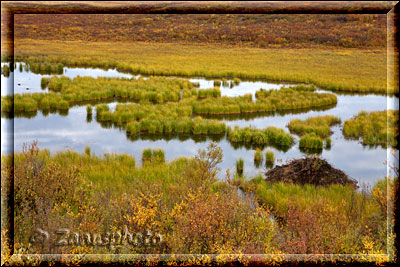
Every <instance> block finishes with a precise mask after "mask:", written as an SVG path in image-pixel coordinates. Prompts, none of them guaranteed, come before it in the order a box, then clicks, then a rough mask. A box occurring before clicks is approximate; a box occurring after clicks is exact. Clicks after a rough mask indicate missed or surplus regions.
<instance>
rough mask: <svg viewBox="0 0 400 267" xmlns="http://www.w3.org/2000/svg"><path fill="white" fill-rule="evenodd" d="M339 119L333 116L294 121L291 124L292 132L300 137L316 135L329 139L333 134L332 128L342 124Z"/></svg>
mask: <svg viewBox="0 0 400 267" xmlns="http://www.w3.org/2000/svg"><path fill="white" fill-rule="evenodd" d="M340 122H341V120H340V118H338V117H335V116H332V115H326V116H315V117H309V118H307V119H306V120H300V119H293V120H291V121H290V122H289V124H288V128H289V130H290V132H292V133H296V134H298V135H300V136H302V135H304V134H309V133H314V134H315V135H317V136H319V137H321V138H327V137H328V136H329V135H330V134H331V129H330V127H331V126H332V125H335V124H338V123H340Z"/></svg>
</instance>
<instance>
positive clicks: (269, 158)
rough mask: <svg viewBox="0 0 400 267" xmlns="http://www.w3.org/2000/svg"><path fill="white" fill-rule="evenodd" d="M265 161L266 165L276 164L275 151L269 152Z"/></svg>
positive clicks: (266, 153)
mask: <svg viewBox="0 0 400 267" xmlns="http://www.w3.org/2000/svg"><path fill="white" fill-rule="evenodd" d="M265 161H266V163H272V164H273V163H274V161H275V158H274V151H272V150H267V152H265Z"/></svg>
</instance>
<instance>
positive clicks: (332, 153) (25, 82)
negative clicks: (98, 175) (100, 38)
mask: <svg viewBox="0 0 400 267" xmlns="http://www.w3.org/2000/svg"><path fill="white" fill-rule="evenodd" d="M2 64H3V63H2ZM18 64H20V63H17V68H16V69H15V71H14V72H11V73H10V76H9V77H8V78H7V77H4V76H3V75H2V76H1V94H2V95H5V94H7V93H8V94H11V93H12V84H13V80H14V90H15V93H24V92H43V91H45V90H47V89H45V90H42V89H41V87H40V80H41V78H42V77H44V76H45V77H48V76H50V75H40V74H34V73H32V72H29V71H28V72H26V71H24V70H23V71H20V69H19V65H18ZM64 75H66V76H68V77H71V78H74V77H76V76H78V75H80V76H92V77H99V76H107V77H125V78H138V75H136V76H134V75H131V74H126V73H121V72H118V71H116V70H102V69H84V68H64ZM189 80H190V81H192V82H197V83H199V89H204V88H210V87H213V81H212V80H207V79H204V78H201V77H196V78H191V79H189ZM231 82H232V81H229V80H228V86H222V87H221V94H222V95H226V96H237V95H243V94H246V93H251V94H252V95H253V96H254V93H255V92H256V91H257V90H259V89H260V88H264V89H278V88H280V87H282V86H289V84H278V83H270V82H266V81H241V82H240V83H239V85H236V86H233V87H232V88H231V86H230V83H231ZM26 88H29V90H26ZM318 91H321V92H322V91H323V90H318ZM337 98H338V103H337V105H335V106H333V107H327V108H324V109H322V110H308V111H307V110H304V111H299V112H296V113H286V114H284V113H280V114H279V113H276V112H274V113H268V114H262V115H261V114H257V115H251V116H221V117H219V119H221V120H223V121H224V122H225V123H226V124H227V125H230V126H234V125H239V126H241V127H243V126H250V125H251V126H254V127H257V128H261V129H264V128H266V127H268V126H276V127H279V128H283V129H284V130H285V131H286V132H288V131H289V130H288V128H287V127H286V125H287V124H288V123H289V121H290V120H292V119H294V118H300V119H305V118H307V117H309V116H317V115H328V114H329V115H335V116H339V117H340V118H341V119H342V124H341V126H342V125H343V122H344V120H346V119H349V118H351V117H353V116H355V115H357V114H358V112H359V111H361V110H366V111H367V112H369V111H378V110H385V109H393V108H395V109H398V98H396V97H386V96H381V95H349V94H337ZM115 104H116V103H111V104H109V105H111V106H115ZM217 118H218V117H217ZM341 126H335V127H332V131H333V135H332V136H331V139H332V146H331V148H330V149H329V150H327V149H324V150H323V152H322V154H321V156H322V157H323V158H325V159H326V160H327V161H328V162H329V163H331V164H332V165H333V166H334V167H336V168H339V169H341V170H343V171H344V172H346V173H347V174H348V175H349V176H351V177H352V178H354V179H356V180H358V181H360V182H363V183H368V184H372V183H373V182H374V181H376V180H377V179H379V178H383V177H385V175H387V171H388V170H387V168H386V164H385V161H386V160H387V159H388V157H389V156H390V149H385V148H382V147H380V146H377V147H369V146H363V145H362V144H361V143H360V142H358V141H354V140H346V139H345V138H344V137H343V134H342V132H341ZM1 128H2V141H1V143H2V146H1V150H2V153H4V152H6V151H7V152H10V150H12V146H11V149H10V147H7V142H8V144H12V142H14V143H13V145H14V150H15V151H20V150H21V149H22V146H23V144H24V143H28V144H29V143H32V141H33V140H38V145H39V147H40V148H46V149H49V150H50V151H51V152H56V151H60V150H64V149H71V150H75V151H78V152H83V151H84V148H85V147H86V146H90V147H91V151H92V152H94V153H95V154H97V155H102V154H103V153H105V152H110V153H112V152H117V153H122V152H123V153H129V154H131V155H133V156H134V157H135V158H136V162H137V164H141V153H142V150H143V149H145V148H162V149H163V150H164V151H165V154H166V159H167V160H172V159H174V158H176V157H179V156H195V155H196V153H197V151H198V149H204V148H205V147H206V146H207V145H208V143H209V141H210V140H216V141H217V142H218V145H219V146H220V147H221V148H222V149H223V153H224V156H223V162H222V163H221V164H220V165H219V167H220V168H221V172H220V174H219V177H220V178H223V177H224V176H225V172H226V170H227V169H230V173H231V174H233V173H234V172H235V162H236V160H237V159H238V158H239V157H241V158H243V159H244V175H246V176H247V177H250V176H254V175H257V174H258V173H262V172H263V171H265V170H266V168H265V166H260V167H256V166H255V165H254V162H253V158H254V149H252V148H251V147H245V146H241V147H237V146H233V145H232V144H231V143H230V142H229V141H228V140H227V139H226V138H225V137H224V136H219V137H204V136H202V137H193V136H168V137H166V136H149V135H140V136H138V137H136V138H135V139H132V138H128V137H127V135H126V132H125V130H122V129H119V128H114V127H111V128H105V127H102V126H101V125H100V124H99V123H98V122H96V120H95V119H93V120H91V121H90V120H87V117H86V107H85V106H74V107H72V108H70V109H69V111H68V113H67V114H59V113H53V114H52V113H50V114H47V115H44V114H43V113H42V112H40V111H39V112H37V115H36V116H34V117H32V118H23V117H16V118H14V119H13V120H10V119H6V118H2V119H1ZM12 129H14V131H12ZM293 136H294V137H295V138H296V143H295V144H294V145H293V146H292V147H291V148H290V149H289V150H288V151H286V152H285V151H280V150H278V149H276V148H273V147H266V148H264V150H263V152H264V153H265V151H266V150H267V149H271V150H273V151H274V154H275V158H276V159H277V160H276V161H275V164H278V165H279V164H281V163H284V162H286V161H287V160H291V159H293V158H299V157H302V156H304V155H305V153H303V152H301V151H300V150H299V146H298V140H299V138H298V136H296V135H293Z"/></svg>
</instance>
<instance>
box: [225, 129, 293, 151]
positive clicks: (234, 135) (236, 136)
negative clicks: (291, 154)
mask: <svg viewBox="0 0 400 267" xmlns="http://www.w3.org/2000/svg"><path fill="white" fill-rule="evenodd" d="M228 139H229V141H230V142H232V143H247V144H254V145H274V146H282V147H290V146H291V145H292V143H293V137H292V136H291V135H290V134H288V133H286V132H285V131H284V130H283V129H280V128H276V127H273V126H270V127H267V128H266V129H264V130H261V129H256V128H251V127H244V128H239V127H238V126H235V127H234V128H233V129H229V130H228Z"/></svg>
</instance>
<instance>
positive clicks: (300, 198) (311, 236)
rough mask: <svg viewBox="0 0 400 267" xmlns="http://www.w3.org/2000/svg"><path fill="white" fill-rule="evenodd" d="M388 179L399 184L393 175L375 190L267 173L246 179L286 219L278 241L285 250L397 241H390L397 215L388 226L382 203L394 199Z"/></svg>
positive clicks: (366, 249) (341, 249)
mask: <svg viewBox="0 0 400 267" xmlns="http://www.w3.org/2000/svg"><path fill="white" fill-rule="evenodd" d="M385 181H390V183H391V187H389V189H390V190H394V189H395V188H394V183H393V179H386V178H385V179H383V180H381V181H378V182H377V183H376V185H375V186H374V187H373V188H372V190H371V191H370V190H369V189H368V188H363V190H361V191H356V190H354V188H352V187H351V186H342V185H331V186H327V187H318V186H312V185H303V186H301V185H295V184H285V183H269V182H266V181H265V180H264V178H263V177H261V176H258V177H256V178H254V179H252V180H250V181H249V182H244V181H242V182H241V187H242V188H243V189H245V190H249V191H252V192H254V193H255V194H256V196H257V199H258V201H259V202H260V203H262V204H263V205H266V206H267V207H270V208H271V209H272V211H273V214H274V216H275V217H276V219H277V221H279V222H280V230H281V235H280V237H281V238H280V239H279V241H278V243H279V247H280V249H281V250H282V252H283V253H290V254H293V253H295V254H298V253H304V254H318V253H323V254H326V253H333V254H336V253H337V254H340V253H354V254H358V253H382V252H383V251H386V249H387V247H388V246H393V244H392V245H391V244H390V243H388V242H387V241H388V240H389V241H390V240H391V241H390V242H393V235H392V231H393V228H392V227H393V217H391V218H390V219H389V223H390V226H389V228H387V227H388V225H387V224H386V222H387V218H388V217H387V215H388V213H387V209H385V208H386V206H385V205H381V204H380V203H381V202H382V200H383V199H385V200H383V202H384V203H392V205H393V203H394V198H393V195H391V197H389V198H387V196H388V195H387V193H385V192H386V191H387V188H388V187H386V188H385V187H384V186H382V185H383V184H386V183H385ZM395 181H396V182H395V183H397V179H395ZM378 192H379V193H378ZM390 192H392V193H393V192H394V191H390ZM375 196H378V197H375ZM388 199H389V202H388ZM391 214H393V211H391ZM388 229H389V230H388ZM388 236H390V237H389V239H388Z"/></svg>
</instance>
